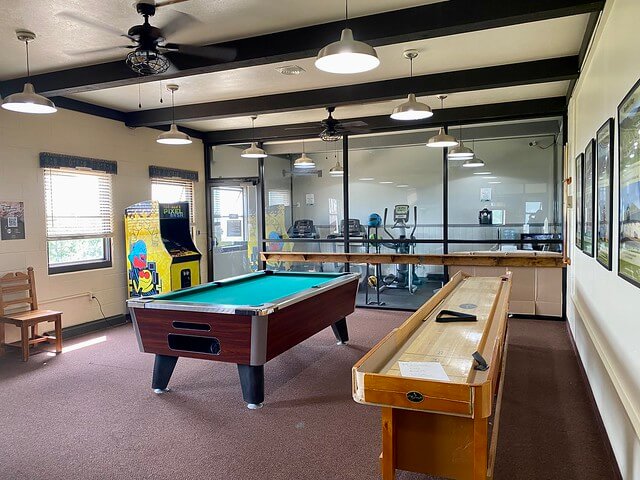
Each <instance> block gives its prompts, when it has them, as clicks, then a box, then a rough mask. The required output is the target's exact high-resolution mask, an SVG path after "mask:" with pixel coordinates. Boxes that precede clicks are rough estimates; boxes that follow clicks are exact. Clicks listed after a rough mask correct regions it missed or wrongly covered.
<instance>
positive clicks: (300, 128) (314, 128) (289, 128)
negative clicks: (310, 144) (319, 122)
mask: <svg viewBox="0 0 640 480" xmlns="http://www.w3.org/2000/svg"><path fill="white" fill-rule="evenodd" d="M318 129H319V128H318V127H316V126H307V127H287V128H285V130H318Z"/></svg>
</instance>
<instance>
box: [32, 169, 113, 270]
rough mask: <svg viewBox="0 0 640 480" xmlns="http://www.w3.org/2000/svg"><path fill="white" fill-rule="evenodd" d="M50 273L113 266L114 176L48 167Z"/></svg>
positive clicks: (47, 203) (46, 179) (47, 208)
mask: <svg viewBox="0 0 640 480" xmlns="http://www.w3.org/2000/svg"><path fill="white" fill-rule="evenodd" d="M44 196H45V214H46V227H47V251H48V262H49V273H50V274H54V273H64V272H74V271H79V270H89V269H94V268H105V267H110V266H111V236H112V234H113V212H112V200H111V175H110V174H108V173H103V172H94V171H84V170H71V169H68V170H67V169H57V168H45V169H44Z"/></svg>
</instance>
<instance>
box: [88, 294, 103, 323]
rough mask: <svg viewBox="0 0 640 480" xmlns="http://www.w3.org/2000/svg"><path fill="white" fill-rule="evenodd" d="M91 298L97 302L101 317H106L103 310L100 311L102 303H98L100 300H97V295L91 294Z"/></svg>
mask: <svg viewBox="0 0 640 480" xmlns="http://www.w3.org/2000/svg"><path fill="white" fill-rule="evenodd" d="M91 300H95V301H96V302H98V307H99V308H100V313H101V314H102V318H104V319H106V318H107V317H106V316H105V314H104V312H103V311H102V304H101V303H100V300H98V297H96V296H95V295H93V294H92V295H91Z"/></svg>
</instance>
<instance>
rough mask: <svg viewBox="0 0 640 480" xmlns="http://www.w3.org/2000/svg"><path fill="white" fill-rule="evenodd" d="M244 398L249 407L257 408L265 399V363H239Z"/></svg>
mask: <svg viewBox="0 0 640 480" xmlns="http://www.w3.org/2000/svg"><path fill="white" fill-rule="evenodd" d="M238 374H239V375H240V385H241V386H242V398H244V401H245V402H247V408H250V409H251V410H257V409H258V408H261V407H262V402H263V401H264V365H243V364H240V363H239V364H238Z"/></svg>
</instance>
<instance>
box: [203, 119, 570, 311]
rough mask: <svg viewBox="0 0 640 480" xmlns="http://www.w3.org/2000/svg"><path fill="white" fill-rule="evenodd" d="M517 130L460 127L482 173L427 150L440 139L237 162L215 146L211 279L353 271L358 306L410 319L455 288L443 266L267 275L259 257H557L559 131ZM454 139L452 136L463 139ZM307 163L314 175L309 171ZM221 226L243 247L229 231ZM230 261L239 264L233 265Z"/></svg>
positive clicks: (414, 137) (301, 148)
mask: <svg viewBox="0 0 640 480" xmlns="http://www.w3.org/2000/svg"><path fill="white" fill-rule="evenodd" d="M514 123H517V124H518V125H516V127H517V128H514V125H513V124H506V126H507V128H503V125H500V124H492V125H488V124H485V125H474V126H463V128H462V129H461V130H462V132H463V133H464V136H463V140H464V142H465V145H466V146H468V147H471V148H472V149H473V150H474V151H475V153H476V156H477V157H478V158H480V159H482V161H483V163H484V165H482V166H479V167H475V168H469V167H465V166H463V162H464V161H463V160H452V159H449V158H448V157H447V150H445V149H442V148H427V147H426V146H425V144H426V141H427V139H428V138H429V137H430V136H432V135H434V134H435V133H436V129H431V128H430V129H420V130H411V131H404V132H393V133H383V134H367V135H353V136H349V137H345V138H343V139H342V140H340V141H338V142H323V141H321V140H319V139H317V138H308V139H305V141H304V144H303V143H302V139H300V140H296V141H281V142H267V143H265V144H264V145H263V148H264V149H265V150H266V152H267V153H268V157H266V158H264V159H245V158H242V157H240V153H241V151H242V148H244V145H238V146H233V145H231V146H216V147H212V150H211V152H210V159H209V160H210V178H209V184H210V192H211V194H210V202H211V203H212V205H211V206H210V207H211V208H209V210H210V212H211V214H210V219H209V221H210V223H211V226H210V230H209V231H210V232H214V233H215V235H213V237H214V239H213V241H212V243H213V244H214V245H215V246H214V249H213V250H210V252H211V253H212V255H211V257H212V264H213V265H212V266H213V275H212V278H215V279H219V278H224V277H225V276H231V274H232V273H233V274H237V273H238V272H239V270H242V271H243V272H244V271H251V270H255V269H258V268H271V269H280V270H292V271H295V270H302V271H345V270H349V271H352V272H356V273H358V274H359V275H360V278H361V282H360V287H359V291H358V297H357V304H358V305H359V306H370V307H377V308H394V309H398V308H400V309H408V310H413V309H416V308H418V307H419V306H420V305H422V304H423V303H424V302H425V301H426V300H427V299H428V298H429V297H431V296H432V295H433V293H434V292H435V291H437V289H439V288H441V286H442V284H443V282H445V281H447V279H448V272H447V269H446V268H445V267H442V266H433V265H418V266H407V265H396V264H383V265H381V266H379V267H376V266H373V265H367V264H344V263H333V262H325V263H311V262H310V263H297V262H273V263H270V264H264V263H263V262H260V261H259V258H258V252H259V251H262V250H264V251H272V252H273V251H285V252H292V251H293V252H295V251H298V252H316V253H317V252H344V251H349V252H368V253H378V254H382V255H384V254H407V253H415V254H442V253H450V252H451V253H453V252H466V251H510V250H549V251H560V249H561V245H562V238H561V237H562V215H561V211H562V206H561V201H562V174H561V165H562V159H561V157H560V156H561V149H560V148H559V146H558V143H559V142H558V141H557V135H558V130H559V121H558V120H557V119H553V120H545V121H544V122H542V123H541V122H540V121H538V122H535V121H532V123H531V128H528V123H527V122H514ZM543 124H544V127H545V128H541V125H543ZM458 130H459V127H458V126H456V127H455V128H453V129H452V130H451V131H450V133H452V134H453V135H455V136H456V137H459V136H460V134H459V132H458ZM303 152H304V156H303ZM300 157H303V159H304V160H303V161H302V163H306V164H307V165H306V166H303V167H302V168H301V167H300V166H299V164H300V163H301V162H300V160H299V159H300ZM297 160H298V161H297ZM252 186H253V188H252ZM215 189H217V190H215ZM241 191H242V192H244V197H242V201H243V202H244V203H243V205H244V206H243V207H242V209H241V207H240V203H239V202H240V200H239V198H240V197H241V196H242V195H240V192H241ZM216 192H217V193H216ZM216 195H217V197H216ZM232 195H235V196H234V197H233V200H234V202H235V204H234V205H231V204H230V205H229V206H228V207H227V206H225V208H227V210H225V208H222V207H221V206H218V207H216V206H215V203H216V202H218V203H219V202H220V201H221V199H222V198H223V197H224V198H227V197H229V198H231V196H232ZM239 196H240V197H239ZM345 199H347V200H346V201H345ZM234 209H235V210H234ZM232 210H233V211H232ZM236 210H237V211H236ZM240 210H242V212H241V211H240ZM254 212H257V213H255V214H254ZM214 217H215V218H214ZM221 220H224V222H226V223H227V224H228V225H230V226H228V227H227V228H232V229H233V231H232V232H231V233H232V234H234V235H235V236H233V235H231V236H229V232H226V233H225V232H221V229H220V222H221ZM223 233H224V235H223ZM210 235H211V234H210ZM242 235H244V236H242ZM218 236H221V238H224V239H225V240H226V241H227V242H231V243H230V244H229V245H226V247H227V251H226V252H222V251H220V250H215V248H216V247H225V245H220V244H218V243H216V242H218V239H217V237H218ZM232 237H233V238H232ZM223 253H226V254H227V257H226V258H225V257H224V256H223ZM234 253H235V256H236V257H238V258H231V256H232V254H234ZM220 257H222V258H220ZM240 258H241V259H242V261H240ZM230 263H231V264H233V265H230ZM238 269H239V270H238Z"/></svg>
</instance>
